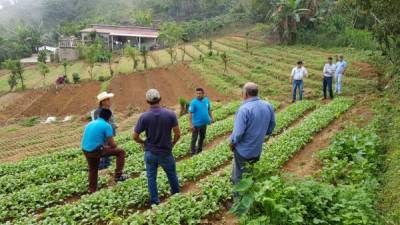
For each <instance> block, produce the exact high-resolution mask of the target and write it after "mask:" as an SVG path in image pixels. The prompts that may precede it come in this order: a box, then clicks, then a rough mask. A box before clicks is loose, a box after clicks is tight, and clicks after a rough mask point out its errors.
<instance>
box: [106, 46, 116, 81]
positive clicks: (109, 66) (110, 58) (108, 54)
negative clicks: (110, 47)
mask: <svg viewBox="0 0 400 225" xmlns="http://www.w3.org/2000/svg"><path fill="white" fill-rule="evenodd" d="M104 56H105V57H106V59H107V62H108V69H109V71H110V77H112V76H114V70H113V69H112V57H113V54H112V52H111V51H105V52H104Z"/></svg>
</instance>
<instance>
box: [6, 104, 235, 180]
mask: <svg viewBox="0 0 400 225" xmlns="http://www.w3.org/2000/svg"><path fill="white" fill-rule="evenodd" d="M237 104H238V103H236V102H232V103H229V104H227V105H224V106H222V104H219V103H217V104H215V106H214V107H213V108H216V110H215V111H214V114H215V115H214V119H215V120H216V121H217V120H221V119H223V118H225V117H226V116H227V113H230V114H233V113H234V111H235V110H236V108H237ZM220 114H221V115H220ZM185 118H186V116H183V117H181V118H179V122H180V123H181V121H182V123H186V122H184V121H187V119H185ZM130 135H131V132H126V133H124V134H120V135H118V136H117V137H116V141H117V143H118V144H124V143H125V142H127V141H129V140H131V136H130ZM81 154H82V153H81V150H80V149H79V148H71V149H65V150H63V151H62V152H57V153H52V154H47V155H43V156H38V157H32V158H29V159H26V160H22V161H20V162H18V163H15V164H0V177H1V176H4V175H7V174H9V175H11V174H13V175H15V174H16V173H21V172H25V171H29V170H32V168H37V167H40V166H43V165H46V164H53V163H54V162H60V161H64V160H71V159H73V158H76V157H78V156H81Z"/></svg>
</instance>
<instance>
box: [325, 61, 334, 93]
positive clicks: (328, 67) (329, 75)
mask: <svg viewBox="0 0 400 225" xmlns="http://www.w3.org/2000/svg"><path fill="white" fill-rule="evenodd" d="M335 71H336V65H335V64H333V63H332V57H329V58H328V63H326V64H325V66H324V71H323V73H324V80H323V91H324V99H326V88H328V91H329V97H330V98H331V99H333V90H332V79H333V76H334V75H335Z"/></svg>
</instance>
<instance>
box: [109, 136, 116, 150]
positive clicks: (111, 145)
mask: <svg viewBox="0 0 400 225" xmlns="http://www.w3.org/2000/svg"><path fill="white" fill-rule="evenodd" d="M107 145H108V146H110V147H111V148H116V147H117V144H116V143H115V141H114V138H113V137H109V138H107Z"/></svg>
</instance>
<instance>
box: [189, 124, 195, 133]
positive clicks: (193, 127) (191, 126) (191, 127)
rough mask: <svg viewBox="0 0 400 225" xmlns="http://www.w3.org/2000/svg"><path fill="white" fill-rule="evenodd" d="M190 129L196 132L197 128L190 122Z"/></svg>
mask: <svg viewBox="0 0 400 225" xmlns="http://www.w3.org/2000/svg"><path fill="white" fill-rule="evenodd" d="M189 129H190V131H191V132H194V131H195V130H196V127H195V126H193V125H192V124H190V128H189Z"/></svg>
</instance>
